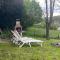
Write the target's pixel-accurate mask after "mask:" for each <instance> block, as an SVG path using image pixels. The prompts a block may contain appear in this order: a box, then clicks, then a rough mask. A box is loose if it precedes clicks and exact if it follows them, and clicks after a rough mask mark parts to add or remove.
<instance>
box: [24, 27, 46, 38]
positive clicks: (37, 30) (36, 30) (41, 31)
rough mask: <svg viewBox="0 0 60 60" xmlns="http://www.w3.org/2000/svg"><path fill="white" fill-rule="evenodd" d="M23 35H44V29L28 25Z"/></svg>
mask: <svg viewBox="0 0 60 60" xmlns="http://www.w3.org/2000/svg"><path fill="white" fill-rule="evenodd" d="M23 35H24V36H31V37H45V29H41V28H35V27H30V28H28V29H27V31H26V32H24V33H23Z"/></svg>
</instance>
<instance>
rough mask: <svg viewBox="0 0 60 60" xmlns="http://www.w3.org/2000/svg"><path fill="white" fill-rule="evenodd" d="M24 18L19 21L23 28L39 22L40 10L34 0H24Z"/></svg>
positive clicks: (40, 18)
mask: <svg viewBox="0 0 60 60" xmlns="http://www.w3.org/2000/svg"><path fill="white" fill-rule="evenodd" d="M23 6H24V16H23V19H22V20H21V22H23V23H22V25H23V27H28V26H31V25H33V24H34V23H38V22H41V20H42V9H41V7H40V5H39V3H37V2H36V1H35V0H24V5H23Z"/></svg>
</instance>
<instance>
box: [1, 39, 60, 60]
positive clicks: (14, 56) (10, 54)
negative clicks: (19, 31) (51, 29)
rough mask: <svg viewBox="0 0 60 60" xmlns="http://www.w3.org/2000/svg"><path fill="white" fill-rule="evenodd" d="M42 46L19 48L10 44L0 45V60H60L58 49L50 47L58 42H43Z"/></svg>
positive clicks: (59, 49)
mask: <svg viewBox="0 0 60 60" xmlns="http://www.w3.org/2000/svg"><path fill="white" fill-rule="evenodd" d="M42 40H43V39H42ZM44 41H45V42H44V43H43V46H42V47H41V46H40V45H38V46H37V45H36V44H34V45H32V47H31V48H30V47H29V46H28V45H27V46H26V45H25V46H23V47H22V48H19V47H18V46H16V45H14V44H11V43H0V60H60V48H59V47H55V46H53V45H51V43H54V42H60V40H54V39H51V40H47V41H46V40H45V39H44Z"/></svg>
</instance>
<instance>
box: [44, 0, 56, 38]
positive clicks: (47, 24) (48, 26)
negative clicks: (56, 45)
mask: <svg viewBox="0 0 60 60" xmlns="http://www.w3.org/2000/svg"><path fill="white" fill-rule="evenodd" d="M45 3H46V38H47V39H49V29H50V26H51V23H52V19H53V12H54V4H55V0H50V19H49V18H48V15H49V13H48V0H45Z"/></svg>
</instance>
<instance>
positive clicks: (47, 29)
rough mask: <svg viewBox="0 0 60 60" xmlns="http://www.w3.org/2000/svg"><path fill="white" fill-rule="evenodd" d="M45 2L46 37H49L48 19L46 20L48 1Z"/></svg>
mask: <svg viewBox="0 0 60 60" xmlns="http://www.w3.org/2000/svg"><path fill="white" fill-rule="evenodd" d="M45 3H46V38H47V39H48V38H49V21H48V2H47V0H45Z"/></svg>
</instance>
